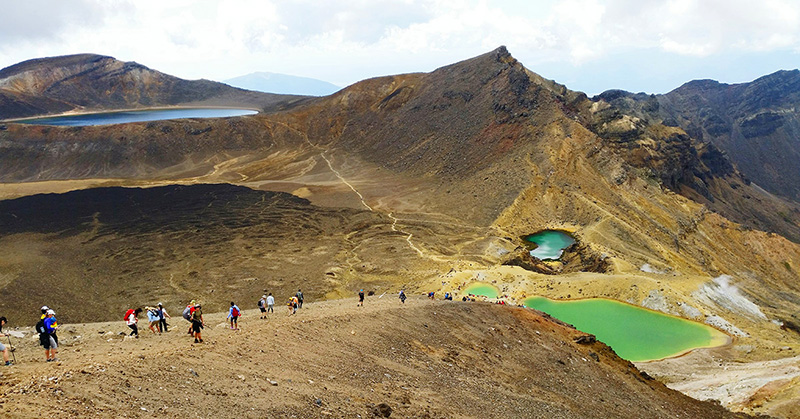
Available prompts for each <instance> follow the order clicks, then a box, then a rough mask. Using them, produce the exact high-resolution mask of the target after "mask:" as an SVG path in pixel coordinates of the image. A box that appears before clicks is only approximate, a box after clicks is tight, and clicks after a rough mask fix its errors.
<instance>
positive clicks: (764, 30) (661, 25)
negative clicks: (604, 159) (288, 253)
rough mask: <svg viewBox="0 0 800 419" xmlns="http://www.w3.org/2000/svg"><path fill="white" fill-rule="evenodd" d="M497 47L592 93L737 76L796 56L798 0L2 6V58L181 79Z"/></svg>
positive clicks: (136, 0)
mask: <svg viewBox="0 0 800 419" xmlns="http://www.w3.org/2000/svg"><path fill="white" fill-rule="evenodd" d="M500 45H506V46H507V47H508V49H509V51H510V52H511V54H512V55H513V56H514V57H516V58H517V59H518V60H519V61H521V62H522V63H523V64H524V65H525V66H526V67H527V68H528V69H530V70H532V71H534V72H536V73H538V74H540V75H542V76H544V77H546V78H549V79H554V80H556V81H557V82H559V83H563V84H566V85H567V87H569V88H571V89H573V90H580V91H583V92H586V93H589V94H596V93H600V92H602V91H604V90H608V89H624V90H629V91H634V92H640V91H644V92H647V93H665V92H668V91H670V90H672V89H674V88H676V87H678V86H680V85H681V84H683V83H684V82H686V81H689V80H693V79H704V78H710V79H715V80H719V81H721V82H725V83H740V82H746V81H751V80H753V79H755V78H758V77H760V76H763V75H766V74H769V73H773V72H775V71H777V70H780V69H787V70H788V69H795V68H798V67H800V1H798V0H759V1H752V0H659V1H655V0H653V1H651V0H561V1H550V0H519V1H517V0H509V1H471V0H385V1H384V0H347V1H325V0H230V1H217V0H24V1H10V2H8V3H7V4H4V5H3V11H2V14H0V68H2V67H7V66H9V65H12V64H15V63H17V62H20V61H24V60H27V59H31V58H38V57H45V56H54V55H66V54H75V53H84V52H91V53H97V54H103V55H110V56H113V57H115V58H118V59H121V60H125V61H136V62H138V63H140V64H144V65H146V66H148V67H150V68H153V69H156V70H159V71H162V72H165V73H169V74H172V75H175V76H178V77H182V78H187V79H197V78H207V79H212V80H224V79H228V78H232V77H235V76H239V75H243V74H247V73H251V72H255V71H269V72H275V73H285V74H292V75H297V76H305V77H313V78H317V79H321V80H325V81H328V82H331V83H334V84H337V85H339V86H346V85H349V84H352V83H354V82H356V81H359V80H362V79H365V78H370V77H375V76H381V75H387V74H400V73H409V72H427V71H432V70H434V69H436V68H438V67H441V66H443V65H447V64H451V63H454V62H457V61H461V60H464V59H467V58H471V57H473V56H476V55H479V54H482V53H484V52H488V51H491V50H493V49H495V48H497V47H498V46H500Z"/></svg>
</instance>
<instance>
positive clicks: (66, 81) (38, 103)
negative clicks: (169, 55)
mask: <svg viewBox="0 0 800 419" xmlns="http://www.w3.org/2000/svg"><path fill="white" fill-rule="evenodd" d="M302 99H303V98H302V97H299V96H285V95H275V94H268V93H260V92H251V91H247V90H242V89H237V88H233V87H230V86H228V85H225V84H222V83H217V82H213V81H209V80H192V81H190V80H183V79H179V78H177V77H173V76H170V75H167V74H164V73H161V72H158V71H154V70H151V69H149V68H147V67H145V66H143V65H141V64H138V63H135V62H123V61H119V60H116V59H114V58H112V57H106V56H102V55H95V54H78V55H68V56H62V57H51V58H40V59H34V60H29V61H25V62H22V63H19V64H16V65H13V66H10V67H7V68H4V69H2V70H0V120H1V119H11V118H21V117H29V116H38V115H45V114H58V113H63V112H68V111H98V110H109V109H132V108H148V107H158V106H170V105H216V106H243V107H255V108H257V109H266V108H276V107H280V106H288V105H290V104H291V103H294V102H297V101H300V100H302Z"/></svg>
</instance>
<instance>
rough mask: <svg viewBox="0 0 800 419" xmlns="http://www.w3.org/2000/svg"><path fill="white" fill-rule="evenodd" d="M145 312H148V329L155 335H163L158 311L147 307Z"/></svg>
mask: <svg viewBox="0 0 800 419" xmlns="http://www.w3.org/2000/svg"><path fill="white" fill-rule="evenodd" d="M144 309H145V311H147V321H148V327H149V328H150V331H151V332H153V334H156V333H161V331H159V330H158V310H157V309H156V308H155V307H149V306H148V307H145V308H144Z"/></svg>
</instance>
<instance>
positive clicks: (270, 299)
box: [267, 293, 275, 313]
mask: <svg viewBox="0 0 800 419" xmlns="http://www.w3.org/2000/svg"><path fill="white" fill-rule="evenodd" d="M274 308H275V297H273V296H272V293H269V295H267V313H275V310H274Z"/></svg>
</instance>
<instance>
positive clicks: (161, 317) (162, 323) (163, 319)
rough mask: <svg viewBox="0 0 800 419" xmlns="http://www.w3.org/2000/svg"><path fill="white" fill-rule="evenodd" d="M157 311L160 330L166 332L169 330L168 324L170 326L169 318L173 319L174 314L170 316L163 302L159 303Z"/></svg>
mask: <svg viewBox="0 0 800 419" xmlns="http://www.w3.org/2000/svg"><path fill="white" fill-rule="evenodd" d="M157 311H158V331H159V332H164V333H166V332H168V330H167V326H169V325H168V324H167V319H171V318H172V316H170V315H169V313H167V309H166V308H164V305H163V304H161V303H158V310H157Z"/></svg>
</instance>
